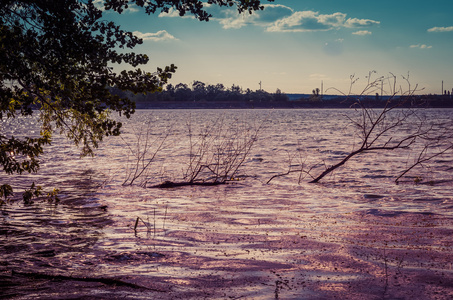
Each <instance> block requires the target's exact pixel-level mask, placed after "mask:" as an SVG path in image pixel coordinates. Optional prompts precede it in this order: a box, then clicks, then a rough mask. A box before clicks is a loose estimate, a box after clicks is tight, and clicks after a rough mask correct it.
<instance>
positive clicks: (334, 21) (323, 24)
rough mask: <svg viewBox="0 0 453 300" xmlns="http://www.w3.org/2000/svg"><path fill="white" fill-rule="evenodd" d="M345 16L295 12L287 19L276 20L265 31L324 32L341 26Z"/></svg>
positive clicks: (340, 14)
mask: <svg viewBox="0 0 453 300" xmlns="http://www.w3.org/2000/svg"><path fill="white" fill-rule="evenodd" d="M345 18H346V14H343V13H334V14H330V15H322V14H319V12H314V11H297V12H295V13H293V14H292V15H291V16H289V17H285V18H283V19H280V20H277V21H276V22H274V24H273V25H272V26H269V27H268V28H267V31H272V32H304V31H326V30H331V29H333V28H337V27H340V26H342V24H343V22H344V20H345Z"/></svg>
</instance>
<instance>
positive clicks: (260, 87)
mask: <svg viewBox="0 0 453 300" xmlns="http://www.w3.org/2000/svg"><path fill="white" fill-rule="evenodd" d="M259 85H260V91H261V80H260V83H259Z"/></svg>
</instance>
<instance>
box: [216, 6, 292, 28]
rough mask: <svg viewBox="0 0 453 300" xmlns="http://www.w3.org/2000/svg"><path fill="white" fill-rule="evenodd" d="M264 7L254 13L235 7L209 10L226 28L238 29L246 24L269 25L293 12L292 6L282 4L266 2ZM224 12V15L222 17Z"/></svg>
mask: <svg viewBox="0 0 453 300" xmlns="http://www.w3.org/2000/svg"><path fill="white" fill-rule="evenodd" d="M263 7H264V9H263V10H260V11H255V12H253V14H248V13H243V14H239V13H238V12H237V10H235V9H230V10H225V9H223V10H222V11H219V10H218V9H217V10H216V11H210V10H208V12H209V13H211V14H212V15H213V17H212V19H213V20H216V21H218V22H219V23H220V24H222V25H223V28H225V29H230V28H234V29H238V28H241V27H244V26H246V25H257V26H265V27H267V26H270V25H271V24H272V23H274V22H275V21H277V20H279V19H281V18H284V17H286V16H289V15H291V14H292V13H293V10H292V9H291V8H289V7H287V6H284V5H280V4H265V5H263ZM216 8H217V7H216ZM222 14H223V17H221V15H222Z"/></svg>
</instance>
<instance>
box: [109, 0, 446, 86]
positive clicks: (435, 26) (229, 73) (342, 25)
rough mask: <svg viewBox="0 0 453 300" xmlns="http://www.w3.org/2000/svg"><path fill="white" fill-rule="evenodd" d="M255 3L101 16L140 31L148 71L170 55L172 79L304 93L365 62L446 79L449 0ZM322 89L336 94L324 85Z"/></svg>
mask: <svg viewBox="0 0 453 300" xmlns="http://www.w3.org/2000/svg"><path fill="white" fill-rule="evenodd" d="M263 4H265V9H264V11H261V12H256V13H254V14H252V15H248V14H245V15H239V14H237V12H236V10H234V9H228V8H218V7H214V6H211V7H207V10H208V12H210V13H211V14H212V15H213V17H212V18H211V20H210V21H209V22H207V23H206V22H200V21H197V20H195V19H194V18H192V17H191V16H186V17H183V18H181V17H179V15H178V14H177V13H175V12H172V11H170V13H168V14H156V15H152V16H148V15H146V14H144V13H143V12H141V11H140V10H139V9H137V8H136V7H134V6H131V9H129V11H127V12H125V13H123V14H121V15H116V14H114V13H110V12H108V13H106V14H105V17H106V18H108V19H113V20H115V21H116V22H117V23H119V24H121V25H122V27H123V29H126V30H129V31H132V32H135V34H136V35H137V36H139V37H142V38H143V39H144V43H143V45H141V46H139V47H137V48H136V49H135V50H134V51H135V52H139V53H146V54H148V55H149V56H150V57H151V61H150V63H149V64H148V65H146V66H144V67H142V68H143V69H145V70H147V71H151V72H152V71H154V70H155V69H156V67H163V66H165V65H169V64H172V63H174V64H175V65H176V66H177V67H178V70H177V73H176V74H175V75H174V77H173V78H172V79H171V83H172V84H177V83H180V82H183V83H187V84H189V85H191V83H192V82H193V81H194V80H200V81H202V82H205V83H207V84H216V83H223V84H224V85H225V86H226V87H231V85H232V84H236V85H239V86H241V87H242V88H243V89H246V88H250V89H252V90H256V89H258V88H259V82H260V81H261V82H262V88H263V89H264V90H266V91H268V92H275V91H276V89H277V88H279V89H281V90H282V91H283V92H286V93H311V91H312V90H313V89H314V88H316V87H321V81H322V82H323V86H324V90H326V89H327V88H329V87H335V88H338V89H339V90H341V91H345V92H347V91H348V89H349V83H350V75H353V74H355V76H356V78H359V81H358V82H357V83H356V84H355V86H354V91H355V92H358V91H359V90H360V89H361V88H363V85H364V84H365V82H366V79H365V76H366V75H368V73H369V71H373V70H374V71H377V72H378V75H386V74H388V73H389V72H391V73H393V74H395V75H397V76H398V78H399V81H400V83H401V85H402V88H403V89H407V86H406V85H405V82H404V81H403V80H402V77H401V76H402V75H404V76H407V74H408V73H409V74H410V77H409V79H410V82H411V87H412V88H413V87H414V86H415V85H416V84H418V85H419V87H423V88H424V90H423V91H422V92H420V93H440V91H441V87H442V80H443V81H444V89H448V90H450V91H451V89H452V88H453V56H452V53H453V1H452V0H431V1H407V0H392V1H390V0H381V1H363V0H316V1H313V0H275V1H274V2H267V1H263ZM326 93H336V92H334V91H333V90H328V91H327V92H326Z"/></svg>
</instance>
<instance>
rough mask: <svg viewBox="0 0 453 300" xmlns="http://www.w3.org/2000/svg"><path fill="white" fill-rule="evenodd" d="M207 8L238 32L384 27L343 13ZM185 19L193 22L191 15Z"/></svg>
mask: <svg viewBox="0 0 453 300" xmlns="http://www.w3.org/2000/svg"><path fill="white" fill-rule="evenodd" d="M203 7H204V9H205V10H206V12H208V13H209V14H211V15H212V17H211V20H213V21H217V22H219V23H220V24H221V25H222V27H223V28H224V29H238V28H242V27H244V26H247V25H255V26H262V27H266V30H267V31H270V32H304V31H327V30H332V29H338V28H356V27H358V28H360V27H362V28H363V27H370V26H373V25H376V24H380V22H379V21H374V20H370V19H357V18H349V19H346V14H345V13H341V12H336V13H332V14H320V13H319V12H315V11H310V10H307V11H294V10H293V9H292V8H290V7H288V6H285V5H281V4H264V5H263V7H264V9H263V10H260V11H255V12H253V13H252V14H248V13H242V14H239V13H238V11H237V9H235V8H234V7H231V8H225V7H219V6H218V5H211V4H208V3H203ZM159 17H180V15H179V12H178V11H177V10H175V9H173V8H171V9H170V10H169V11H168V13H161V14H159ZM184 17H188V18H193V16H192V15H190V14H187V15H186V16H184ZM358 32H360V31H358ZM364 32H365V30H363V32H362V34H365V33H364ZM357 34H359V33H357Z"/></svg>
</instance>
